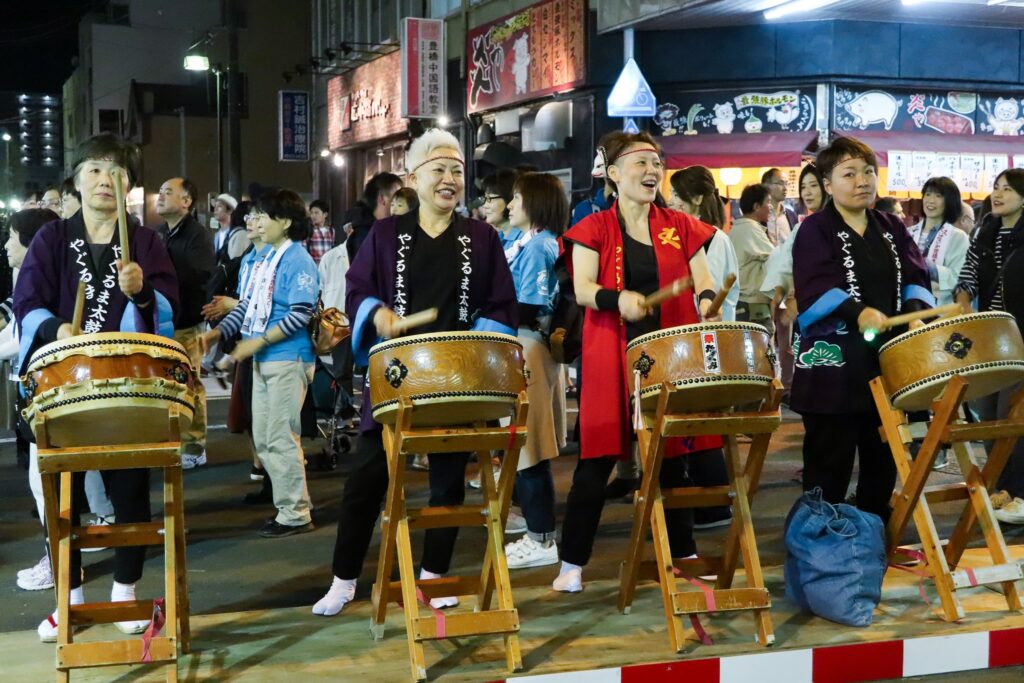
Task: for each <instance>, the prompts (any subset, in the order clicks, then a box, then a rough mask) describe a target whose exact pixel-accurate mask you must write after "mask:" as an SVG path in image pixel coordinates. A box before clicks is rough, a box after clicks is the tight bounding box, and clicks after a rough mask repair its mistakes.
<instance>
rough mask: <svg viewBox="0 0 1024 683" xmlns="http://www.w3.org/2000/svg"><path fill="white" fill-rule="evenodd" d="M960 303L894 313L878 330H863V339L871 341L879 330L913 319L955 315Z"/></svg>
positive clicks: (958, 310) (882, 330) (910, 321)
mask: <svg viewBox="0 0 1024 683" xmlns="http://www.w3.org/2000/svg"><path fill="white" fill-rule="evenodd" d="M960 310H961V309H960V304H946V305H945V306H939V307H938V308H926V309H924V310H920V311H914V312H912V313H903V314H902V315H894V316H892V317H891V318H888V319H887V320H886V321H885V323H884V324H883V325H882V327H881V329H878V330H865V331H864V339H866V340H867V341H872V340H873V339H874V338H875V337H876V336H877V335H878V333H879V332H885V331H886V330H888V329H890V328H893V327H899V326H900V325H906V324H907V323H912V322H914V321H915V320H924V319H925V318H943V317H946V316H948V315H955V314H957V313H959V312H960Z"/></svg>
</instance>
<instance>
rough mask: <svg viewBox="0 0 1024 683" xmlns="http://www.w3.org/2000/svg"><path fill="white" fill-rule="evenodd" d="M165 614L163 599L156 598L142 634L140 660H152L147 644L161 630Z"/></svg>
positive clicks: (148, 644) (165, 617) (165, 618)
mask: <svg viewBox="0 0 1024 683" xmlns="http://www.w3.org/2000/svg"><path fill="white" fill-rule="evenodd" d="M166 620H167V616H166V615H165V614H164V599H163V598H157V599H156V600H154V601H153V615H152V616H151V617H150V619H149V626H147V627H146V630H145V631H144V632H143V634H142V660H141V661H143V662H151V661H153V655H152V654H150V652H149V646H150V645H151V644H152V642H153V639H154V638H156V637H157V636H159V635H160V631H161V630H163V627H164V623H165V622H166Z"/></svg>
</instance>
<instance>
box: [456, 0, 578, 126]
mask: <svg viewBox="0 0 1024 683" xmlns="http://www.w3.org/2000/svg"><path fill="white" fill-rule="evenodd" d="M585 34H586V0H545V1H544V2H539V3H537V4H536V5H531V6H530V7H527V8H526V9H524V10H523V11H521V12H517V13H515V14H510V15H508V16H506V17H502V18H501V19H498V20H497V21H492V22H490V23H487V24H483V25H482V26H477V27H476V28H474V29H471V30H470V32H469V36H468V38H467V43H466V54H467V55H468V56H469V78H468V83H467V92H466V101H467V107H466V109H467V111H469V112H470V113H473V112H478V111H483V110H486V109H495V108H497V107H504V106H506V105H509V104H513V103H515V102H522V101H525V100H531V99H535V98H538V97H543V96H544V95H550V94H551V93H554V92H561V91H563V90H570V89H572V88H576V87H579V86H580V85H583V83H584V82H585V81H586V61H585V54H584V49H585V48H584V37H585Z"/></svg>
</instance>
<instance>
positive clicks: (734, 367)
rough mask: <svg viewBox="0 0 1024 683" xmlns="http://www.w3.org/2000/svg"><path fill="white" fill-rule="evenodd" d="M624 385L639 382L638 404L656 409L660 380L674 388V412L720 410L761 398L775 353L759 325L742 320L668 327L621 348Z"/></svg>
mask: <svg viewBox="0 0 1024 683" xmlns="http://www.w3.org/2000/svg"><path fill="white" fill-rule="evenodd" d="M626 363H627V369H628V372H629V374H630V383H631V386H630V387H629V388H630V390H631V391H635V388H636V387H635V384H634V382H636V381H637V380H639V385H640V405H641V408H642V410H644V411H645V412H653V411H654V410H655V409H656V408H657V402H658V394H659V393H660V392H661V385H662V384H663V383H664V382H669V383H671V384H672V385H673V386H674V387H675V388H676V391H674V392H673V393H672V398H671V400H670V401H669V411H670V412H674V413H684V412H699V411H704V410H720V409H722V408H730V407H733V406H737V405H743V404H747V403H754V402H757V401H761V400H763V399H764V398H766V397H767V396H768V390H769V388H770V387H771V384H772V380H774V379H775V353H774V352H773V350H772V346H771V342H770V339H769V335H768V330H766V329H765V328H764V327H763V326H761V325H756V324H754V323H744V322H719V323H699V324H696V325H683V326H681V327H670V328H667V329H664V330H658V331H657V332H651V333H649V334H645V335H643V336H642V337H637V338H636V339H634V340H633V341H631V342H630V343H629V344H628V345H627V346H626Z"/></svg>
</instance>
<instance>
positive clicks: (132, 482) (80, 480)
mask: <svg viewBox="0 0 1024 683" xmlns="http://www.w3.org/2000/svg"><path fill="white" fill-rule="evenodd" d="M101 474H102V475H103V484H104V485H105V486H106V487H107V495H109V496H110V502H111V503H112V504H113V505H114V517H115V518H116V522H117V523H118V524H135V523H140V522H148V521H150V519H151V518H150V512H149V470H148V469H136V470H107V471H104V472H101ZM71 481H72V485H73V487H74V492H73V494H72V497H71V500H72V518H71V524H72V525H73V526H79V524H80V517H81V514H82V511H83V510H85V508H86V499H85V472H76V473H74V474H73V475H72V477H71ZM58 488H59V487H58ZM145 562H146V548H145V546H121V547H116V548H114V581H117V582H118V583H135V582H136V581H138V580H139V579H141V578H142V566H143V564H144V563H145ZM81 585H82V551H81V550H74V549H72V551H71V588H78V587H79V586H81Z"/></svg>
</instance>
